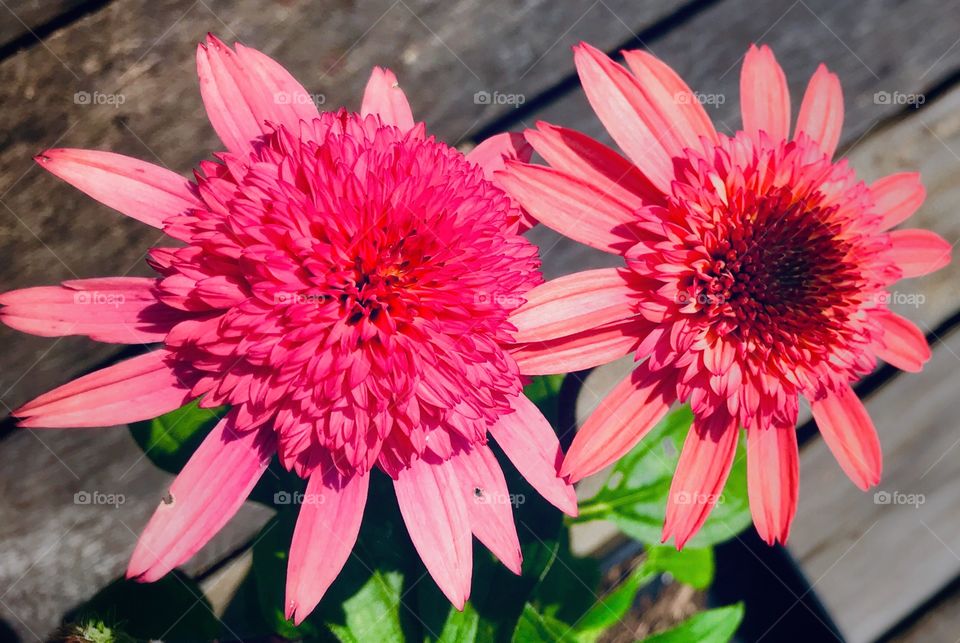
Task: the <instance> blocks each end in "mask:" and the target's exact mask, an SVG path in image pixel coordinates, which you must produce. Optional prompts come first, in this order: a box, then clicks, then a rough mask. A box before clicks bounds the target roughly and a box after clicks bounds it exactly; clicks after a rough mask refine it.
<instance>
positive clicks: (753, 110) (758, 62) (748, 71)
mask: <svg viewBox="0 0 960 643" xmlns="http://www.w3.org/2000/svg"><path fill="white" fill-rule="evenodd" d="M740 112H741V114H742V115H743V130H744V131H745V132H746V133H747V134H749V135H750V136H752V137H756V135H757V133H758V132H760V131H763V132H766V133H767V136H769V137H770V138H771V139H772V140H774V141H785V140H787V139H788V138H789V137H790V89H789V87H787V77H786V75H785V74H784V73H783V68H782V67H780V64H779V63H777V59H776V58H775V57H774V55H773V51H771V49H770V47H768V46H766V45H763V46H761V47H759V48H758V47H757V46H756V45H750V49H749V50H748V51H747V55H746V57H745V58H744V60H743V69H742V70H741V72H740Z"/></svg>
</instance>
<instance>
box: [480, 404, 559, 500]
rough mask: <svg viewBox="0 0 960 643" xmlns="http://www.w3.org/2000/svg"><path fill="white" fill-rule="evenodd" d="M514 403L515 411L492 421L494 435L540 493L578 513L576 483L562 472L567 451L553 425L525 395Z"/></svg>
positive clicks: (521, 473) (522, 473) (521, 472)
mask: <svg viewBox="0 0 960 643" xmlns="http://www.w3.org/2000/svg"><path fill="white" fill-rule="evenodd" d="M512 405H513V409H514V412H513V413H510V414H509V415H504V416H502V417H501V418H500V419H499V420H498V421H497V422H496V423H494V424H492V425H491V426H490V435H492V436H493V438H494V439H495V440H496V441H497V444H499V445H500V448H501V449H503V451H504V453H506V454H507V457H508V458H510V462H512V463H513V466H515V467H516V468H517V471H519V472H520V475H522V476H523V477H524V478H525V479H526V481H527V482H529V483H530V485H531V486H532V487H533V488H534V489H536V490H537V493H539V494H540V495H541V496H543V497H544V498H545V499H546V500H547V502H549V503H550V504H552V505H553V506H554V507H556V508H557V509H559V510H560V511H562V512H564V513H566V514H569V515H571V516H576V515H577V496H576V494H575V493H574V491H573V486H572V485H570V484H569V483H567V482H566V481H564V480H563V479H561V478H560V475H559V471H560V463H561V461H562V460H563V451H562V450H561V449H560V441H559V440H558V439H557V434H556V433H554V431H553V427H551V426H550V423H549V422H548V421H547V418H545V417H543V413H541V412H540V409H538V408H537V406H536V405H535V404H534V403H533V402H531V401H530V400H528V399H527V398H526V396H524V395H523V394H521V395H519V396H517V397H516V398H514V399H513V401H512Z"/></svg>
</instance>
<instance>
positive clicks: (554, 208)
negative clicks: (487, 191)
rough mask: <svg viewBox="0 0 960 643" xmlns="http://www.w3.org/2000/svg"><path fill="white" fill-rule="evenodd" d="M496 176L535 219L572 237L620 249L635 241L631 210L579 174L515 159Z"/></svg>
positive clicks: (608, 249) (599, 246)
mask: <svg viewBox="0 0 960 643" xmlns="http://www.w3.org/2000/svg"><path fill="white" fill-rule="evenodd" d="M497 178H498V179H499V180H500V185H502V186H503V189H505V190H506V191H507V193H508V194H509V195H510V196H511V197H513V198H514V199H516V200H517V201H518V202H519V203H520V205H522V206H523V207H524V208H525V209H526V210H527V211H528V212H530V214H532V215H533V216H534V218H536V219H537V220H538V221H540V222H541V223H543V224H544V225H546V226H547V227H549V228H552V229H554V230H556V231H557V232H559V233H560V234H562V235H564V236H566V237H570V238H571V239H573V240H574V241H579V242H580V243H583V244H586V245H588V246H590V247H592V248H597V249H598V250H603V251H604V252H613V253H618V254H619V253H622V252H623V251H624V250H626V249H627V248H629V247H630V246H632V245H633V244H635V243H636V242H637V236H636V234H635V233H634V230H633V229H632V224H633V223H634V222H635V221H636V219H635V218H634V216H633V209H631V208H630V206H628V205H627V204H625V203H623V202H621V201H619V200H617V199H616V198H614V197H613V196H611V195H610V194H605V193H603V192H601V191H600V190H598V189H597V188H596V187H594V186H592V185H590V184H588V183H586V182H584V181H581V180H580V179H578V178H575V177H572V176H569V175H567V174H564V173H562V172H558V171H557V170H554V169H552V168H548V167H543V166H541V165H529V164H526V163H515V162H508V163H507V169H506V170H505V171H504V172H500V173H498V174H497Z"/></svg>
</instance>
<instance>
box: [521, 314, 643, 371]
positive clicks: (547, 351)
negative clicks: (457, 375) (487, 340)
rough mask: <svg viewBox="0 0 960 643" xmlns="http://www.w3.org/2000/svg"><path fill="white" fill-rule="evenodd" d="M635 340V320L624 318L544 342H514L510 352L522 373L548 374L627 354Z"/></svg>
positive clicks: (634, 346) (636, 340)
mask: <svg viewBox="0 0 960 643" xmlns="http://www.w3.org/2000/svg"><path fill="white" fill-rule="evenodd" d="M639 343H640V336H639V335H638V326H637V323H636V322H635V321H633V320H628V321H625V322H620V323H618V324H611V325H609V326H604V327H603V328H595V329H592V330H587V331H583V332H580V333H577V334H575V335H568V336H566V337H560V338H558V339H551V340H547V341H545V342H530V343H527V344H517V345H516V346H513V347H511V348H510V354H511V355H512V356H513V359H514V360H516V362H517V366H519V367H520V372H521V373H523V374H524V375H552V374H554V373H573V372H575V371H582V370H584V369H587V368H593V367H595V366H601V365H603V364H607V363H609V362H612V361H614V360H617V359H620V358H621V357H623V356H624V355H629V354H630V352H631V351H633V350H634V349H635V348H636V347H637V345H638V344H639Z"/></svg>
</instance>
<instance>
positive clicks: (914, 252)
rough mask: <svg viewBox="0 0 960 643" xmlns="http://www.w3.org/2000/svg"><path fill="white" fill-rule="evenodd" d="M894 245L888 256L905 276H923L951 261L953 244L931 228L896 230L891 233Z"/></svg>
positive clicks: (891, 240)
mask: <svg viewBox="0 0 960 643" xmlns="http://www.w3.org/2000/svg"><path fill="white" fill-rule="evenodd" d="M890 242H891V243H892V244H893V247H892V248H890V250H889V251H888V252H887V258H888V259H889V260H890V261H892V262H893V263H894V264H896V266H897V267H898V268H900V270H902V271H903V277H905V278H909V277H922V276H923V275H928V274H930V273H931V272H936V271H937V270H940V269H941V268H943V267H944V266H946V265H947V264H948V263H950V254H951V252H952V251H953V246H951V245H950V243H949V242H947V240H946V239H944V238H943V237H941V236H940V235H938V234H937V233H936V232H931V231H930V230H919V229H910V230H894V231H893V232H891V233H890Z"/></svg>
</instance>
